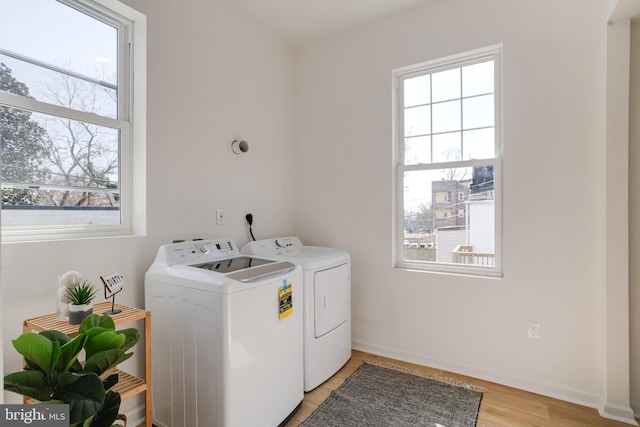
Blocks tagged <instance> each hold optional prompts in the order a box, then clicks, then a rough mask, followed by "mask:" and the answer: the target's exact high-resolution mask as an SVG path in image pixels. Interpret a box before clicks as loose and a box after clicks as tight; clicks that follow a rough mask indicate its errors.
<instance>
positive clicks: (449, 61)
mask: <svg viewBox="0 0 640 427" xmlns="http://www.w3.org/2000/svg"><path fill="white" fill-rule="evenodd" d="M489 58H491V59H493V60H494V61H495V72H494V109H495V114H494V132H495V140H496V144H495V158H492V159H488V160H485V159H483V160H472V161H461V162H447V163H441V164H437V163H432V164H429V166H430V167H431V168H434V169H435V168H438V167H439V166H441V165H442V166H443V167H459V166H465V167H469V166H483V165H493V166H494V177H495V184H494V192H495V193H494V197H495V198H494V200H495V265H494V266H493V267H477V266H473V265H468V264H453V263H442V262H440V263H438V262H428V261H413V260H405V259H404V256H403V254H404V188H403V175H404V172H406V171H411V170H421V169H422V167H421V166H419V165H404V160H403V159H404V134H403V129H404V123H403V115H402V114H401V112H402V111H403V108H402V106H403V96H402V91H403V86H402V85H401V84H400V83H401V81H403V80H404V79H405V78H408V77H412V76H414V75H415V76H418V75H421V74H424V73H425V70H426V69H428V70H429V73H435V72H438V71H441V70H446V69H449V68H452V67H461V66H464V65H465V63H467V62H468V63H470V64H472V63H475V62H478V60H480V59H489ZM392 85H393V86H392V93H393V99H392V102H393V118H392V128H393V144H394V150H393V159H392V167H393V170H394V173H393V180H394V183H393V212H392V221H393V225H392V233H393V242H394V244H393V249H392V257H393V258H392V259H393V267H394V268H397V269H402V270H408V271H420V272H433V273H450V274H461V275H471V276H480V277H493V278H501V277H503V270H502V179H503V178H502V131H503V130H502V129H503V126H502V111H503V110H502V105H503V102H502V101H503V100H502V44H497V45H493V46H488V47H486V48H480V49H476V50H473V51H469V52H464V53H460V54H455V55H451V56H448V57H445V58H440V59H435V60H431V61H426V62H422V63H419V64H414V65H410V66H406V67H401V68H397V69H394V70H393V72H392Z"/></svg>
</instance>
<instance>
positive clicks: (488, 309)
mask: <svg viewBox="0 0 640 427" xmlns="http://www.w3.org/2000/svg"><path fill="white" fill-rule="evenodd" d="M587 3H588V4H587ZM587 3H585V2H584V1H582V0H564V1H561V2H558V1H556V0H543V1H537V2H529V1H526V0H518V1H510V2H504V1H498V0H483V1H477V0H434V1H431V2H429V3H428V4H425V5H422V6H419V7H416V8H415V9H412V10H409V11H406V12H403V13H399V14H397V15H395V16H392V17H389V18H386V19H382V20H379V21H375V22H371V23H370V24H369V25H366V26H363V27H361V28H359V29H356V30H353V31H351V32H349V33H345V34H341V35H336V36H335V37H333V38H331V39H326V40H324V41H321V42H317V43H314V44H310V45H307V46H305V47H303V48H301V49H300V50H299V51H298V52H297V56H296V67H297V74H296V78H297V81H296V99H297V102H298V109H297V111H298V118H297V121H296V140H297V144H298V147H297V150H298V151H297V162H298V192H297V194H298V202H299V203H298V204H297V206H298V210H297V221H298V226H297V231H298V234H299V235H300V236H301V238H302V239H303V241H306V242H308V243H313V244H319V245H332V246H338V247H341V248H344V249H346V250H348V251H350V252H351V254H352V257H353V277H352V283H353V297H352V301H353V338H354V344H355V346H356V347H358V348H361V349H365V350H370V351H373V352H376V353H382V354H388V355H391V356H395V357H400V358H403V359H407V360H412V361H417V362H420V363H425V364H428V365H432V366H438V367H443V368H446V369H452V370H454V371H458V372H462V373H468V374H471V375H474V376H478V377H482V378H487V379H490V380H495V381H498V382H501V383H506V384H510V385H514V386H516V387H521V388H525V389H529V390H534V391H537V392H541V393H544V394H548V395H552V396H558V397H561V398H563V399H567V400H572V401H576V402H580V403H584V404H587V405H590V406H594V407H599V406H600V405H601V404H602V400H604V399H606V396H603V391H602V390H603V382H604V378H603V375H604V374H603V371H604V369H603V366H604V365H603V364H604V360H603V354H604V348H603V347H604V345H605V344H604V336H605V335H604V330H603V327H604V324H605V323H606V322H605V320H606V319H605V316H604V313H603V304H602V296H603V293H604V286H605V285H604V283H603V277H604V265H603V258H604V251H603V248H602V246H603V243H604V231H603V230H604V209H603V208H601V206H603V203H604V191H603V189H604V187H603V185H602V179H603V177H604V175H603V173H602V170H603V169H604V166H605V163H604V160H603V153H604V144H605V140H604V135H605V109H604V105H605V74H604V72H605V64H606V62H605V52H606V44H605V42H606V37H605V34H606V31H605V25H604V18H603V10H604V3H601V2H587ZM496 43H504V73H503V74H504V138H503V139H504V168H503V171H504V208H503V234H504V242H503V252H504V263H503V265H504V278H503V279H499V280H496V279H482V278H474V277H464V276H455V275H442V274H429V273H420V272H409V271H402V270H396V269H394V268H393V267H392V254H391V250H392V232H391V226H392V218H391V215H392V184H391V182H392V146H391V137H392V129H391V117H392V112H391V106H392V103H391V70H392V69H393V68H396V67H401V66H406V65H410V64H413V63H418V62H422V61H426V60H430V59H434V58H438V57H443V56H447V55H451V54H455V53H459V52H464V51H468V50H472V49H476V48H480V47H483V46H489V45H493V44H496ZM327 165H331V167H328V166H327ZM575 183H578V184H577V185H576V184H575ZM399 285H402V287H403V292H394V289H395V287H396V286H399ZM527 320H536V321H539V322H540V323H541V325H542V339H541V340H539V341H538V340H530V339H527V334H526V325H527ZM621 386H622V385H621Z"/></svg>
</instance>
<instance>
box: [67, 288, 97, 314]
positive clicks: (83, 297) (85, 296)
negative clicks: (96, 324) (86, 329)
mask: <svg viewBox="0 0 640 427" xmlns="http://www.w3.org/2000/svg"><path fill="white" fill-rule="evenodd" d="M66 296H67V299H68V300H69V323H70V324H72V325H79V324H80V322H82V320H83V319H84V318H85V317H87V316H89V315H91V314H92V313H93V299H94V298H95V296H96V289H95V288H94V287H93V283H91V282H90V281H88V280H85V281H83V282H82V283H80V284H78V285H76V286H74V287H72V288H67V294H66Z"/></svg>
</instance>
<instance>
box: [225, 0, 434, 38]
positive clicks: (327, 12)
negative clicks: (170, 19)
mask: <svg viewBox="0 0 640 427" xmlns="http://www.w3.org/2000/svg"><path fill="white" fill-rule="evenodd" d="M233 1H235V2H236V3H237V4H239V5H240V6H241V7H242V8H243V9H245V10H247V11H248V12H249V13H251V14H253V15H254V16H255V17H256V18H257V19H258V20H259V21H261V22H263V23H264V24H265V25H266V26H267V27H270V28H271V29H272V30H273V31H275V32H276V33H278V34H280V35H281V36H282V37H283V38H284V39H285V40H287V41H288V42H289V43H291V44H293V45H301V44H304V43H306V42H309V41H313V40H317V39H319V38H322V37H324V36H326V35H328V34H330V33H332V32H335V31H341V30H344V29H346V28H349V27H353V26H356V25H358V24H361V23H363V22H366V21H369V20H372V19H376V18H379V17H382V16H384V15H388V14H390V13H393V12H395V11H397V10H400V9H404V8H407V7H410V6H413V5H416V4H418V3H423V2H426V1H429V0H233Z"/></svg>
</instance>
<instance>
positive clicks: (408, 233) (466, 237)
mask: <svg viewBox="0 0 640 427" xmlns="http://www.w3.org/2000/svg"><path fill="white" fill-rule="evenodd" d="M404 184H405V186H404V221H403V225H404V251H405V254H404V255H405V259H407V260H412V261H431V262H438V263H458V264H470V265H484V266H493V265H494V263H495V261H494V257H495V255H494V254H495V237H494V236H495V203H494V199H493V167H490V166H489V167H486V166H485V167H482V166H481V167H473V168H449V169H439V170H426V171H411V172H405V174H404Z"/></svg>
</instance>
